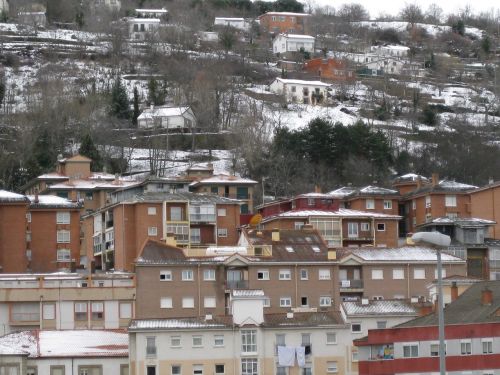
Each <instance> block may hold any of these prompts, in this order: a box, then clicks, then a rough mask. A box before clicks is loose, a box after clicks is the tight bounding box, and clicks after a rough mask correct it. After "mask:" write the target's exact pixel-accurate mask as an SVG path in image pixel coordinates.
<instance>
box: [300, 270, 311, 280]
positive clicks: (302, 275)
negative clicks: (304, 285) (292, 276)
mask: <svg viewBox="0 0 500 375" xmlns="http://www.w3.org/2000/svg"><path fill="white" fill-rule="evenodd" d="M300 279H301V280H308V279H309V272H308V271H307V269H305V268H302V269H301V270H300Z"/></svg>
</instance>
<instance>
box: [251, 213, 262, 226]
mask: <svg viewBox="0 0 500 375" xmlns="http://www.w3.org/2000/svg"><path fill="white" fill-rule="evenodd" d="M261 222H262V215H261V214H255V215H253V216H252V218H251V219H250V221H249V222H248V224H250V226H251V227H256V226H258V225H259V224H260V223H261Z"/></svg>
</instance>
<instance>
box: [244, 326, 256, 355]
mask: <svg viewBox="0 0 500 375" xmlns="http://www.w3.org/2000/svg"><path fill="white" fill-rule="evenodd" d="M241 351H242V353H257V331H256V330H254V329H249V330H243V331H241Z"/></svg>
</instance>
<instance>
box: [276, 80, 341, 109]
mask: <svg viewBox="0 0 500 375" xmlns="http://www.w3.org/2000/svg"><path fill="white" fill-rule="evenodd" d="M330 87H331V85H330V84H328V83H325V82H321V81H303V80H300V79H284V78H276V79H275V80H274V82H273V83H271V85H270V86H269V89H270V91H271V92H272V93H274V94H277V95H283V96H284V97H285V99H286V101H287V102H288V103H304V104H319V103H322V102H323V101H325V100H326V98H327V96H328V91H329V89H330Z"/></svg>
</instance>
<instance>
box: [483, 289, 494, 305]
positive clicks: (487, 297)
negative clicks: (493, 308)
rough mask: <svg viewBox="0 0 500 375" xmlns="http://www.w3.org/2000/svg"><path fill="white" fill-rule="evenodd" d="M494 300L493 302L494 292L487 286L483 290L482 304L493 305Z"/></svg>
mask: <svg viewBox="0 0 500 375" xmlns="http://www.w3.org/2000/svg"><path fill="white" fill-rule="evenodd" d="M492 302H493V292H492V291H491V290H490V289H488V288H487V287H485V288H484V289H483V290H482V291H481V304H482V305H483V306H488V305H491V303H492Z"/></svg>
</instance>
